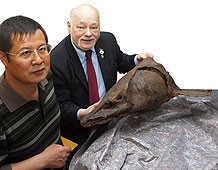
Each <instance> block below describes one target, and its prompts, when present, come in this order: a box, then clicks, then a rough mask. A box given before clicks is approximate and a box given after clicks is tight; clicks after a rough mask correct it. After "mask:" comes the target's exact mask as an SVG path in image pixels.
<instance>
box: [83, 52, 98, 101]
mask: <svg viewBox="0 0 218 170" xmlns="http://www.w3.org/2000/svg"><path fill="white" fill-rule="evenodd" d="M91 55H92V50H88V51H86V67H87V73H88V85H89V101H90V105H91V104H93V103H95V102H97V101H99V95H98V83H97V79H96V74H95V69H94V66H93V64H92V58H91Z"/></svg>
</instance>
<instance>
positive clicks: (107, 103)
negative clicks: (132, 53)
mask: <svg viewBox="0 0 218 170" xmlns="http://www.w3.org/2000/svg"><path fill="white" fill-rule="evenodd" d="M210 93H211V90H191V89H186V90H185V89H180V88H179V87H178V86H177V85H176V84H175V82H174V80H173V78H172V77H171V76H170V74H169V72H167V71H166V70H165V68H164V67H163V65H162V64H160V63H156V62H155V61H154V59H153V58H146V59H144V60H143V61H141V62H140V64H139V65H137V66H136V67H134V68H133V69H132V70H130V71H129V72H128V73H127V74H126V75H125V76H123V77H122V78H121V79H120V80H119V81H118V82H117V83H116V84H115V85H114V86H113V87H112V88H111V89H110V90H109V91H108V92H107V93H106V95H105V96H104V97H103V99H102V100H101V102H100V103H99V105H98V106H97V107H96V108H95V109H94V110H93V111H91V112H90V113H89V114H87V115H86V116H84V117H82V118H81V120H80V122H81V125H82V126H83V127H87V128H88V127H92V126H95V125H101V124H105V123H107V122H109V121H110V120H111V119H112V118H115V117H120V116H125V115H128V114H131V113H134V112H138V111H148V110H152V109H155V108H157V107H159V106H160V105H161V104H162V103H164V102H166V101H168V100H169V99H171V98H173V97H175V96H177V95H188V96H196V97H198V96H207V95H210Z"/></svg>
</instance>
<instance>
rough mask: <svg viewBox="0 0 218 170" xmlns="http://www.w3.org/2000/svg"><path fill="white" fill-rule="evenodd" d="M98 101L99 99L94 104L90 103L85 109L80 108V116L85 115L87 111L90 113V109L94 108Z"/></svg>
mask: <svg viewBox="0 0 218 170" xmlns="http://www.w3.org/2000/svg"><path fill="white" fill-rule="evenodd" d="M99 103H100V100H99V101H98V102H96V103H94V104H92V105H91V106H89V107H88V108H87V109H80V110H79V115H80V117H83V116H85V115H87V114H88V113H90V112H91V111H92V110H94V109H95V108H96V107H97V106H98V104H99Z"/></svg>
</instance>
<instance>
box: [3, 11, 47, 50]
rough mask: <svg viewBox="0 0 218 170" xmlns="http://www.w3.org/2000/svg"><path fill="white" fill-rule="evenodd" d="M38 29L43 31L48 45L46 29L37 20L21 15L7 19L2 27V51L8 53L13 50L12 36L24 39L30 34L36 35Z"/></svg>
mask: <svg viewBox="0 0 218 170" xmlns="http://www.w3.org/2000/svg"><path fill="white" fill-rule="evenodd" d="M37 29H40V30H41V31H42V33H43V34H44V36H45V40H46V43H48V36H47V34H46V32H45V30H44V28H43V27H42V26H41V25H40V24H39V23H38V22H36V21H35V20H33V19H31V18H28V17H25V16H21V15H18V16H14V17H10V18H8V19H6V20H5V21H3V22H2V23H1V25H0V51H3V52H8V51H10V50H11V48H12V45H13V42H12V41H13V40H12V36H13V37H16V36H18V35H19V36H20V37H21V38H22V37H24V36H26V35H28V34H30V35H31V34H34V33H35V32H36V30H37Z"/></svg>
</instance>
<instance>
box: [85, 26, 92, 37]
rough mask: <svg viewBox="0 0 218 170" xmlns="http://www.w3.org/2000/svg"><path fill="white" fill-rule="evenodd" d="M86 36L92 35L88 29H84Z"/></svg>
mask: <svg viewBox="0 0 218 170" xmlns="http://www.w3.org/2000/svg"><path fill="white" fill-rule="evenodd" d="M86 35H87V36H90V35H92V33H91V31H90V28H86Z"/></svg>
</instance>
